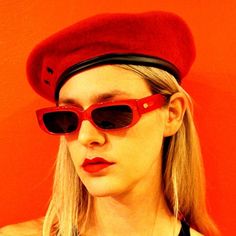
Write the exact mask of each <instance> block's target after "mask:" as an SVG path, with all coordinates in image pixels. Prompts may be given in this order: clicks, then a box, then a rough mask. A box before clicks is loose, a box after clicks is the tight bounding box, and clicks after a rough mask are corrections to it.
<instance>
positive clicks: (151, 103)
mask: <svg viewBox="0 0 236 236" xmlns="http://www.w3.org/2000/svg"><path fill="white" fill-rule="evenodd" d="M165 103H166V98H165V97H164V96H163V95H161V94H154V95H151V96H148V97H144V98H141V99H127V100H118V101H107V102H100V103H95V104H92V105H91V106H89V107H88V108H87V109H86V110H81V108H79V107H77V106H74V105H65V106H56V107H46V108H42V109H39V110H37V111H36V115H37V119H38V123H39V126H40V128H41V129H42V130H43V131H45V132H46V133H48V134H52V135H71V134H74V133H76V132H78V131H79V130H80V127H81V124H82V122H83V121H84V120H89V121H90V122H91V123H92V124H93V126H95V127H96V128H97V129H98V130H101V131H103V132H110V131H119V130H123V129H128V128H130V127H132V126H134V125H135V124H136V123H137V122H138V121H139V119H140V117H141V116H142V114H144V113H147V112H150V111H153V110H155V109H158V108H161V107H162V106H163V105H165ZM119 105H127V106H129V107H130V108H131V110H132V112H133V119H132V122H131V123H130V124H129V125H127V126H125V127H121V128H114V129H103V128H101V127H99V126H98V125H97V124H96V123H95V122H94V121H93V119H92V115H91V114H92V111H93V110H95V109H97V108H103V107H110V106H119ZM57 111H59V112H63V111H70V112H73V113H75V114H76V115H77V117H78V120H79V121H80V122H78V127H77V128H76V129H75V130H74V131H72V132H68V133H53V132H51V131H49V130H48V129H47V127H46V125H45V124H44V121H43V116H44V115H45V114H47V113H51V112H57Z"/></svg>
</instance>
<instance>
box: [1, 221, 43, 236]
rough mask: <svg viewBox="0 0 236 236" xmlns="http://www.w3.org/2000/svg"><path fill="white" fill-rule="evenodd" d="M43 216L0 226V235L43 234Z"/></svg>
mask: <svg viewBox="0 0 236 236" xmlns="http://www.w3.org/2000/svg"><path fill="white" fill-rule="evenodd" d="M42 226H43V218H40V219H36V220H30V221H26V222H22V223H18V224H13V225H7V226H4V227H3V228H0V236H41V235H42Z"/></svg>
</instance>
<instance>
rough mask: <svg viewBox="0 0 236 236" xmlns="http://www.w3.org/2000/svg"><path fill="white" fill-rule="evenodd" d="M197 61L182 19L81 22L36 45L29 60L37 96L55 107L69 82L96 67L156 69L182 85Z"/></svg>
mask: <svg viewBox="0 0 236 236" xmlns="http://www.w3.org/2000/svg"><path fill="white" fill-rule="evenodd" d="M194 58H195V46H194V42H193V37H192V34H191V32H190V30H189V28H188V26H187V25H186V23H185V22H184V21H183V20H182V19H181V18H180V17H179V16H177V15H175V14H173V13H168V12H162V11H155V12H145V13H136V14H134V13H130V14H129V13H108V14H100V15H96V16H93V17H90V18H87V19H84V20H82V21H79V22H77V23H75V24H73V25H71V26H69V27H67V28H65V29H63V30H61V31H60V32H58V33H55V34H54V35H52V36H50V37H49V38H47V39H45V40H44V41H42V42H41V43H39V44H38V45H36V47H35V48H34V49H33V50H32V52H31V53H30V55H29V57H28V60H27V78H28V81H29V83H30V84H31V86H32V87H33V89H34V90H35V91H36V92H37V93H38V94H40V95H41V96H43V97H44V98H46V99H48V100H50V101H56V100H57V99H58V93H59V90H60V88H61V86H62V85H63V84H64V83H65V81H67V80H68V79H69V78H70V77H71V76H73V75H75V74H76V73H79V72H81V71H83V70H86V69H89V68H92V67H95V66H99V65H105V64H133V65H144V66H153V67H157V68H160V69H164V70H166V71H168V72H170V73H171V74H173V75H174V76H175V78H176V79H177V81H178V82H180V81H181V80H182V78H183V77H184V76H185V75H186V74H187V73H188V71H189V69H190V67H191V65H192V63H193V61H194Z"/></svg>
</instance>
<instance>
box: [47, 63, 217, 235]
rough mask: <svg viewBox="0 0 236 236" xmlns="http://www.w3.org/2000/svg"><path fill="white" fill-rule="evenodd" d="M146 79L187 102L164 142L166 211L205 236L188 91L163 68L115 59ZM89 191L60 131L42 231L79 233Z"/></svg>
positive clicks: (208, 224) (210, 226) (207, 223)
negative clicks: (175, 127) (174, 130)
mask: <svg viewBox="0 0 236 236" xmlns="http://www.w3.org/2000/svg"><path fill="white" fill-rule="evenodd" d="M117 66H119V67H121V68H123V69H127V70H131V71H133V72H135V73H137V74H138V75H140V77H141V78H143V79H145V81H147V84H148V85H149V86H150V90H151V91H152V92H153V93H160V94H163V95H164V96H166V97H167V98H169V97H170V96H171V95H172V94H174V93H176V92H181V93H183V94H185V96H186V98H187V100H188V106H187V109H186V112H185V115H184V119H183V123H182V125H181V127H180V129H179V130H178V131H177V133H176V134H175V135H173V136H171V137H167V138H165V140H164V143H163V160H162V187H163V192H164V195H165V198H166V202H167V204H168V207H169V209H170V211H171V212H172V213H173V215H175V216H176V218H179V219H183V218H184V220H185V221H186V222H187V223H188V224H189V225H190V226H191V227H193V228H195V229H196V230H198V231H199V232H200V233H202V234H204V235H205V236H210V235H216V234H217V232H218V231H217V228H216V226H215V224H214V223H213V221H212V220H211V218H210V216H209V215H208V213H207V209H206V203H205V183H204V169H203V164H202V157H201V151H200V146H199V141H198V136H197V132H196V129H195V126H194V122H193V117H192V103H191V98H190V96H189V95H188V94H187V93H186V91H184V89H183V88H182V87H181V86H180V85H179V84H178V82H177V81H176V79H175V78H174V77H173V76H172V75H171V74H169V73H168V72H166V71H163V70H161V69H157V68H153V67H144V66H134V65H117ZM92 201H93V198H92V196H90V195H89V193H88V192H87V190H86V188H85V186H84V185H83V184H82V182H81V181H80V179H79V177H78V175H77V173H76V171H75V168H74V165H73V163H72V160H71V157H70V153H69V151H68V148H67V145H66V141H65V138H64V137H61V141H60V147H59V152H58V158H57V162H56V168H55V176H54V185H53V192H52V199H51V202H50V205H49V208H48V211H47V214H46V217H45V221H44V226H43V236H49V235H60V236H75V235H78V232H79V233H80V234H81V235H82V234H83V233H84V232H85V230H86V222H88V220H89V217H91V216H92V205H93V204H92Z"/></svg>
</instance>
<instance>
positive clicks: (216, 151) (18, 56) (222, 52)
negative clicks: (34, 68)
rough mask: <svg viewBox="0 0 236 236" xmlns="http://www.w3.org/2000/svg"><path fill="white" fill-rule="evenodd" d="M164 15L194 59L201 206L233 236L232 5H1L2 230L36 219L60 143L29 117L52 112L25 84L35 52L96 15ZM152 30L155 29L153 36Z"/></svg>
mask: <svg viewBox="0 0 236 236" xmlns="http://www.w3.org/2000/svg"><path fill="white" fill-rule="evenodd" d="M150 10H167V11H172V12H175V13H177V14H179V15H180V16H182V17H183V18H184V19H185V20H186V21H187V22H188V24H189V26H190V28H191V29H192V32H193V35H194V37H195V41H196V47H197V59H196V61H195V63H194V65H193V68H192V70H191V72H190V74H189V75H188V76H187V78H186V79H185V81H184V83H183V86H184V87H185V88H186V89H187V90H188V91H189V93H190V94H191V95H192V97H193V99H194V105H195V117H196V122H197V127H198V130H199V134H200V137H201V143H202V147H203V156H204V162H205V169H206V176H207V202H208V205H209V210H210V212H211V214H212V216H213V218H214V219H215V221H216V222H217V224H218V225H219V228H220V230H221V231H222V235H234V233H235V230H234V225H235V222H236V216H235V212H236V207H235V205H236V204H235V198H236V186H235V180H234V179H235V178H236V173H235V164H236V160H235V157H236V150H235V146H236V145H235V136H234V134H235V131H236V127H235V126H236V120H235V115H236V112H235V100H236V99H235V98H236V95H235V88H236V82H235V81H236V79H235V76H236V66H235V64H236V60H235V57H236V1H233V0H232V1H230V0H226V1H222V0H221V1H220V0H209V1H205V0H178V1H177V0H169V1H168V0H126V1H124V0H123V1H122V0H120V1H115V2H114V1H108V0H90V1H85V0H77V1H76V0H60V1H58V0H49V1H42V0H41V1H39V0H33V1H32V0H11V1H0V30H1V31H0V54H1V57H0V76H1V79H0V83H1V84H0V106H1V108H0V111H1V112H0V127H1V129H0V130H1V136H0V144H1V158H0V226H2V225H5V224H10V223H16V222H19V221H24V220H28V219H32V218H36V217H39V216H42V215H43V214H44V213H45V211H46V208H47V204H48V200H49V196H50V191H51V183H52V172H53V165H54V161H55V156H56V152H57V146H58V138H55V137H51V136H47V135H46V134H44V133H43V132H41V130H40V129H39V128H38V124H37V122H36V116H35V113H34V111H35V110H36V109H37V108H39V107H42V106H46V105H51V104H50V103H49V102H47V101H44V100H43V99H42V98H40V97H39V96H38V95H36V94H35V93H34V92H33V91H32V90H31V88H30V86H29V85H28V83H27V80H26V77H25V61H26V58H27V55H28V53H29V52H30V50H31V49H32V48H33V46H34V45H35V44H36V43H37V42H39V41H40V40H41V39H44V38H45V37H47V36H48V35H50V34H52V33H53V32H56V31H57V30H59V29H61V28H63V27H65V26H67V25H69V24H71V23H74V22H76V21H77V20H79V19H82V18H85V17H88V16H91V15H94V14H97V13H101V12H141V11H150ZM153 30H155V29H153Z"/></svg>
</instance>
